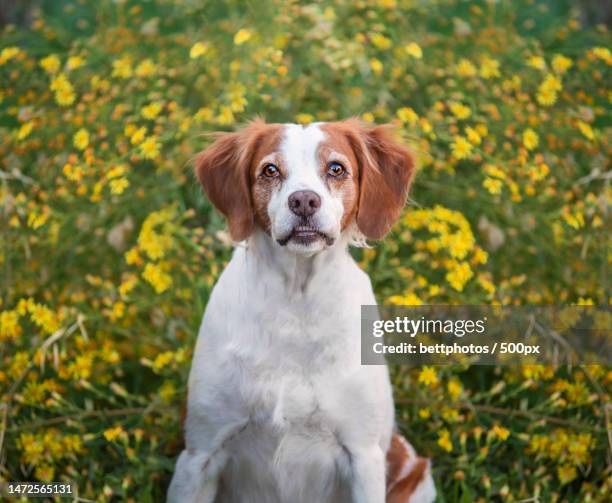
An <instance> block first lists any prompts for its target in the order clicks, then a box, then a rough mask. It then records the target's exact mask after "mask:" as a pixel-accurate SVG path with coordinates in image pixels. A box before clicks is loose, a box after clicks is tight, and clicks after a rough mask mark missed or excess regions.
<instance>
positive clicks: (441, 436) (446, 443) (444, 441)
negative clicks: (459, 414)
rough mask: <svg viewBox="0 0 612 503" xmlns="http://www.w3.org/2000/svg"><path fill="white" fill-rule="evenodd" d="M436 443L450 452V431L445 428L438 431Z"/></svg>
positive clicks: (451, 446) (451, 443)
mask: <svg viewBox="0 0 612 503" xmlns="http://www.w3.org/2000/svg"><path fill="white" fill-rule="evenodd" d="M438 445H439V446H440V447H441V448H442V449H444V450H445V451H446V452H451V451H452V450H453V442H452V441H451V438H450V432H449V431H448V430H447V429H446V428H444V429H443V430H441V431H440V432H439V433H438Z"/></svg>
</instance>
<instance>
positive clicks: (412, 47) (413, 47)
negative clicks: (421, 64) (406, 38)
mask: <svg viewBox="0 0 612 503" xmlns="http://www.w3.org/2000/svg"><path fill="white" fill-rule="evenodd" d="M406 52H407V53H408V54H409V55H410V56H412V57H413V58H415V59H421V58H422V57H423V50H422V49H421V47H420V46H419V45H418V44H417V43H415V42H410V43H409V44H408V45H407V46H406Z"/></svg>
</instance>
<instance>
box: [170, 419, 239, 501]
mask: <svg viewBox="0 0 612 503" xmlns="http://www.w3.org/2000/svg"><path fill="white" fill-rule="evenodd" d="M193 416H197V415H196V414H194V415H193ZM193 416H189V417H188V427H189V425H191V428H190V429H189V433H190V434H189V435H188V436H187V439H186V440H187V449H185V450H184V451H183V452H182V453H181V455H180V456H179V458H178V460H177V462H176V467H175V469H174V476H173V477H172V481H171V482H170V487H169V488H168V495H167V503H213V502H214V501H215V497H216V495H217V485H218V482H219V476H220V475H221V472H222V471H223V468H224V467H225V464H226V462H227V457H228V454H227V445H228V443H229V442H230V441H231V440H232V439H233V438H234V437H235V436H236V435H239V434H240V433H241V432H242V431H243V430H244V428H245V427H246V425H247V423H248V421H247V419H246V418H245V419H243V420H242V421H241V422H236V423H234V424H229V425H225V426H224V427H219V428H214V426H212V425H211V422H210V421H208V420H207V418H205V417H200V416H197V417H193ZM195 425H197V426H195ZM211 431H216V435H214V438H212V439H211V438H210V436H209V433H210V432H211Z"/></svg>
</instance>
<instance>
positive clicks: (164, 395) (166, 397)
mask: <svg viewBox="0 0 612 503" xmlns="http://www.w3.org/2000/svg"><path fill="white" fill-rule="evenodd" d="M175 394H176V386H175V385H174V383H173V382H172V381H165V382H164V384H162V386H161V387H160V388H159V396H160V398H161V399H162V401H163V402H165V403H168V404H169V403H171V402H172V398H174V395H175Z"/></svg>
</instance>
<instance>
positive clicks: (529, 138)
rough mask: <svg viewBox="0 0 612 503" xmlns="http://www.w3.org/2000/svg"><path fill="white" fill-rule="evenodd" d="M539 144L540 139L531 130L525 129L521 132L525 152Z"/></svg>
mask: <svg viewBox="0 0 612 503" xmlns="http://www.w3.org/2000/svg"><path fill="white" fill-rule="evenodd" d="M539 143H540V137H539V136H538V133H536V132H535V131H534V130H533V129H531V128H527V129H525V131H524V132H523V145H525V148H526V149H527V150H533V149H534V148H536V147H537V146H538V144H539Z"/></svg>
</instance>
